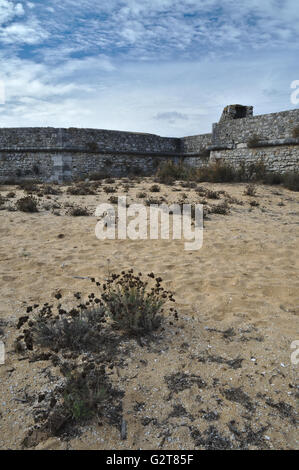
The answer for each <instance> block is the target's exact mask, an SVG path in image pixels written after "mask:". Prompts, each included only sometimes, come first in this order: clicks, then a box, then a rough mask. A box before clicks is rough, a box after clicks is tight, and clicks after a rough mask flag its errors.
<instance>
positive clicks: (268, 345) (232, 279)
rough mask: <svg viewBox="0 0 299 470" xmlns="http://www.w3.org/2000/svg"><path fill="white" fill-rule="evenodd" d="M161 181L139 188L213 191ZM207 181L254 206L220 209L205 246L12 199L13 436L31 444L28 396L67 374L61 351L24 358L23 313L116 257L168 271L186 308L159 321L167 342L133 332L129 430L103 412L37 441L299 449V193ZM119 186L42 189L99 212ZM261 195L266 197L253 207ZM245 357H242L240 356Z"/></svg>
mask: <svg viewBox="0 0 299 470" xmlns="http://www.w3.org/2000/svg"><path fill="white" fill-rule="evenodd" d="M121 184H122V182H121V180H117V181H116V182H115V184H113V186H115V187H117V189H118V191H117V192H116V193H115V195H123V194H124V193H123V187H122V186H121ZM152 184H153V181H152V180H151V179H149V178H147V179H143V180H141V179H140V180H138V181H137V182H134V183H133V185H134V187H131V188H130V189H129V191H128V193H126V195H127V196H128V201H129V202H131V201H135V202H136V201H137V202H142V200H141V199H136V194H137V193H138V192H140V191H145V192H146V193H147V194H148V195H151V196H152V197H158V198H159V197H161V196H164V197H165V199H166V200H167V202H169V203H170V202H172V201H177V200H179V199H180V198H181V195H182V193H186V195H187V199H188V200H192V201H196V202H199V201H200V199H202V198H200V197H199V196H198V195H196V193H195V191H194V189H189V188H182V187H181V185H180V184H179V183H176V184H175V185H174V186H165V185H160V186H161V191H160V192H159V193H152V194H151V193H150V191H149V187H150V186H151V185H152ZM200 186H202V187H205V188H210V189H215V190H222V191H226V192H227V193H228V194H229V195H230V196H232V197H235V198H237V199H238V200H241V201H243V205H239V204H232V205H231V206H230V208H231V213H230V214H229V215H218V214H212V215H210V216H209V217H208V220H206V221H205V228H204V243H203V247H202V248H201V249H200V250H199V251H185V250H184V241H178V240H175V241H173V240H170V241H168V240H139V241H131V240H120V241H118V240H106V241H100V240H98V239H97V238H96V237H95V233H94V230H95V224H96V218H95V217H93V216H90V217H70V216H67V215H64V212H65V211H64V210H62V209H61V210H60V209H57V210H58V211H59V212H60V213H61V215H60V216H58V215H55V214H53V213H52V212H51V211H49V210H42V209H41V210H40V212H38V213H33V214H28V213H23V212H19V211H16V212H12V211H9V210H7V209H5V210H2V211H0V220H1V222H0V237H1V244H0V282H1V303H0V319H1V320H2V321H3V322H6V326H5V328H4V330H5V336H4V337H3V338H2V339H3V340H4V343H5V345H6V352H7V354H6V363H5V365H2V366H0V384H1V389H0V429H1V432H0V448H2V449H8V448H9V449H20V448H22V447H23V444H22V443H23V440H24V438H25V437H26V435H27V434H28V429H29V428H30V426H32V425H33V424H34V423H33V418H32V413H31V411H32V410H31V408H30V406H31V405H32V403H31V402H30V406H29V405H28V400H27V399H26V397H33V398H32V401H34V400H35V399H36V394H38V393H39V391H40V390H41V389H42V388H43V387H45V386H48V385H49V384H51V374H54V375H55V374H57V375H58V374H59V372H58V370H55V369H53V366H51V368H50V366H49V363H48V362H46V361H39V362H33V363H30V362H29V361H28V359H24V360H20V356H19V355H18V354H17V353H16V352H15V351H14V347H13V342H14V339H15V337H16V334H17V332H16V329H15V324H16V321H17V319H18V318H19V317H20V316H22V315H23V314H24V311H25V308H26V305H28V304H31V303H33V302H34V303H42V302H49V301H53V299H54V295H55V293H57V292H58V291H60V292H61V293H63V294H64V296H66V298H68V297H69V298H72V295H73V293H74V292H76V291H81V292H90V285H89V284H88V281H87V280H85V279H77V278H76V277H87V276H94V277H96V278H99V279H103V278H104V277H105V276H106V275H107V273H108V270H110V271H120V270H122V269H129V268H134V269H135V270H136V271H142V272H144V273H147V272H151V271H153V272H154V273H155V274H156V275H159V276H161V277H162V278H163V280H164V281H165V283H166V285H167V287H169V288H171V290H173V291H174V293H175V297H176V299H177V305H176V308H177V310H178V312H179V321H178V322H177V324H175V325H173V326H172V327H171V326H167V328H165V331H162V332H161V333H159V334H160V336H159V339H158V340H157V342H156V343H155V344H154V345H151V344H150V343H149V344H148V345H147V346H145V347H143V348H142V347H141V346H139V345H138V344H137V343H136V341H135V340H134V339H130V340H128V344H127V345H128V346H130V349H131V351H130V352H129V353H128V354H127V356H126V360H125V366H124V367H123V368H122V369H121V370H118V371H116V370H112V371H110V372H109V373H110V374H111V375H110V378H111V381H112V382H113V383H115V384H117V385H118V386H119V387H120V388H121V389H122V390H124V393H125V395H124V398H123V417H124V419H125V420H126V422H127V428H128V435H127V439H126V440H122V439H121V437H120V431H119V429H118V428H117V427H115V426H112V425H110V424H109V423H107V422H105V420H103V421H102V422H99V421H98V420H94V421H92V422H91V423H89V424H88V425H86V426H83V427H81V429H80V432H79V433H78V434H77V435H76V434H75V435H74V436H68V437H63V436H62V437H51V438H49V439H46V440H43V439H41V440H40V442H39V440H38V439H37V440H36V442H34V441H32V443H31V444H32V446H33V447H36V448H38V449H156V448H160V449H197V448H213V446H214V447H215V446H216V447H217V446H218V448H227V447H229V445H231V446H235V447H237V448H239V447H240V446H241V447H242V446H245V447H247V448H250V449H258V448H269V449H295V448H298V434H296V426H295V420H296V417H297V411H298V388H296V378H297V375H298V365H295V364H292V363H291V353H292V352H293V351H292V349H291V343H292V342H293V341H294V340H299V325H298V312H299V309H298V304H299V302H298V293H299V280H298V223H299V222H298V220H299V219H298V214H299V212H298V202H299V195H298V193H295V192H291V191H289V190H287V189H284V188H281V187H274V186H272V187H271V186H262V185H259V186H257V195H256V196H254V197H249V196H245V195H244V188H245V185H244V184H214V185H213V184H208V183H205V184H201V185H200ZM175 189H179V191H177V190H175ZM64 190H65V188H64ZM9 191H15V193H16V197H15V198H13V199H10V202H9V203H8V204H11V205H13V204H14V202H15V201H16V199H18V198H19V197H21V195H22V194H23V192H22V191H21V190H19V189H16V187H3V186H2V188H1V194H2V196H5V195H6V194H7V193H8V192H9ZM109 196H110V195H106V194H105V193H104V192H103V191H101V190H99V192H98V194H97V195H96V196H68V195H66V194H65V193H63V194H62V195H58V196H51V199H47V198H45V197H43V198H39V201H40V204H41V206H42V205H43V204H44V203H46V202H49V203H51V202H52V203H53V201H55V200H57V202H58V204H60V205H62V206H63V204H64V203H65V202H66V201H69V202H73V203H74V202H75V203H76V204H79V205H83V206H86V207H88V208H89V209H90V210H91V211H92V210H94V208H95V207H96V205H97V204H98V203H99V202H103V201H107V200H108V198H109ZM223 197H224V196H222V198H223ZM253 199H254V200H255V201H257V202H258V203H259V206H257V207H251V206H250V201H252V200H253ZM218 202H219V201H211V200H208V203H209V204H216V203H218ZM57 210H56V211H57ZM61 234H63V235H64V237H63V238H62V237H59V235H61ZM108 260H109V261H108ZM223 332H227V333H226V334H225V333H223ZM236 359H240V361H239V363H238V362H237V363H235V362H232V361H234V360H236ZM236 364H239V365H238V367H235V366H236ZM172 374H183V377H187V378H188V377H189V379H190V380H189V382H190V383H189V385H188V386H186V388H184V389H183V390H181V389H180V387H178V388H176V385H175V384H174V387H173V389H172V388H171V385H169V384H170V382H169V380H168V382H167V377H169V376H171V375H172ZM184 374H185V375H184ZM190 377H191V378H190ZM192 377H193V379H192ZM194 377H197V378H198V377H200V380H201V381H202V382H200V383H199V382H198V380H199V379H198V380H197V379H194ZM187 382H188V380H187ZM24 397H25V398H24ZM29 401H30V400H29ZM211 412H212V413H211ZM244 443H245V444H244ZM29 447H30V445H29Z"/></svg>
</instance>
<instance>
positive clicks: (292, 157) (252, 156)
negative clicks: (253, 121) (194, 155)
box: [210, 145, 299, 173]
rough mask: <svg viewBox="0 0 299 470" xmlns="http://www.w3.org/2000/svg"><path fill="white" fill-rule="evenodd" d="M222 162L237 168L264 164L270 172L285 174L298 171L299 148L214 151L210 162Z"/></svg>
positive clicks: (287, 146) (274, 147) (285, 146)
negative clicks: (259, 163)
mask: <svg viewBox="0 0 299 470" xmlns="http://www.w3.org/2000/svg"><path fill="white" fill-rule="evenodd" d="M219 160H221V161H222V162H226V163H228V164H230V165H232V166H233V167H235V168H237V167H240V166H241V165H245V167H246V166H247V167H248V166H249V165H251V164H254V163H255V164H256V163H258V162H263V164H264V165H265V167H266V168H267V170H268V171H271V172H274V173H285V172H289V171H298V169H299V146H298V145H284V146H281V145H280V146H273V147H272V146H271V147H258V148H253V149H250V148H235V149H232V150H217V151H212V152H211V156H210V161H211V162H215V161H219Z"/></svg>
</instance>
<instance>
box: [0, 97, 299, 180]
mask: <svg viewBox="0 0 299 470" xmlns="http://www.w3.org/2000/svg"><path fill="white" fill-rule="evenodd" d="M244 116H245V117H244ZM296 128H297V132H299V131H298V129H299V109H295V110H292V111H284V112H280V113H273V114H265V115H260V116H253V115H252V107H250V106H242V105H230V106H228V107H226V108H225V109H224V112H223V114H222V116H221V119H220V122H219V123H218V124H214V125H213V131H212V134H202V135H194V136H190V137H183V138H181V139H179V138H168V137H160V136H158V135H154V134H143V133H136V132H135V133H133V132H120V131H110V130H101V129H100V130H98V129H76V128H69V129H55V128H52V127H46V128H8V129H5V128H2V129H1V128H0V180H2V181H3V180H7V179H12V178H18V177H20V178H30V179H31V178H37V179H42V180H44V181H58V182H62V181H70V180H72V179H75V178H82V177H88V175H90V174H91V173H96V172H101V173H102V174H104V175H107V176H110V175H111V176H125V175H127V174H129V173H134V174H145V175H151V174H154V173H155V172H156V169H157V167H158V166H159V164H160V163H161V162H163V161H166V160H168V159H171V160H172V161H174V162H178V161H181V160H183V161H184V162H185V163H186V164H188V165H190V166H193V167H201V166H203V165H206V164H208V163H209V162H210V161H215V160H217V159H218V160H219V159H223V160H225V161H227V162H229V163H230V164H232V165H234V166H238V165H240V164H241V163H242V162H243V163H245V164H250V163H253V162H256V161H258V160H260V159H263V161H264V163H265V165H266V166H268V168H269V170H271V171H280V172H285V171H293V170H294V171H298V156H299V135H298V136H297V137H296V135H295V134H294V130H295V129H296ZM254 136H257V137H258V139H257V140H258V142H255V148H248V146H247V143H248V142H249V141H250V140H251V139H252V138H253V137H254Z"/></svg>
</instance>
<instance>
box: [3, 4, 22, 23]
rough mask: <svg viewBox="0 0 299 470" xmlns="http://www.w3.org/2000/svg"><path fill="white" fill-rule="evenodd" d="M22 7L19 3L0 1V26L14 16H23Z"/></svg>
mask: <svg viewBox="0 0 299 470" xmlns="http://www.w3.org/2000/svg"><path fill="white" fill-rule="evenodd" d="M23 15H24V8H23V5H22V4H21V3H17V4H15V3H14V2H11V1H9V0H1V1H0V26H1V25H3V24H4V23H7V22H9V21H11V20H12V19H13V18H15V17H16V16H17V17H18V16H23Z"/></svg>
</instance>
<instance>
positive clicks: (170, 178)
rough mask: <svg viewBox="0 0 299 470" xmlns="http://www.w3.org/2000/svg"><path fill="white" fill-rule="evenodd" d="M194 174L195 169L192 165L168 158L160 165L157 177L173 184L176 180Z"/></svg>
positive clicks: (161, 181)
mask: <svg viewBox="0 0 299 470" xmlns="http://www.w3.org/2000/svg"><path fill="white" fill-rule="evenodd" d="M193 174H194V169H192V168H191V167H189V166H187V165H184V164H183V163H174V162H173V161H172V160H168V161H167V162H164V163H162V164H161V165H160V166H159V167H158V170H157V173H156V178H157V180H158V181H159V182H160V183H164V184H172V183H173V182H174V181H175V180H187V179H191V177H192V176H193Z"/></svg>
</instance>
